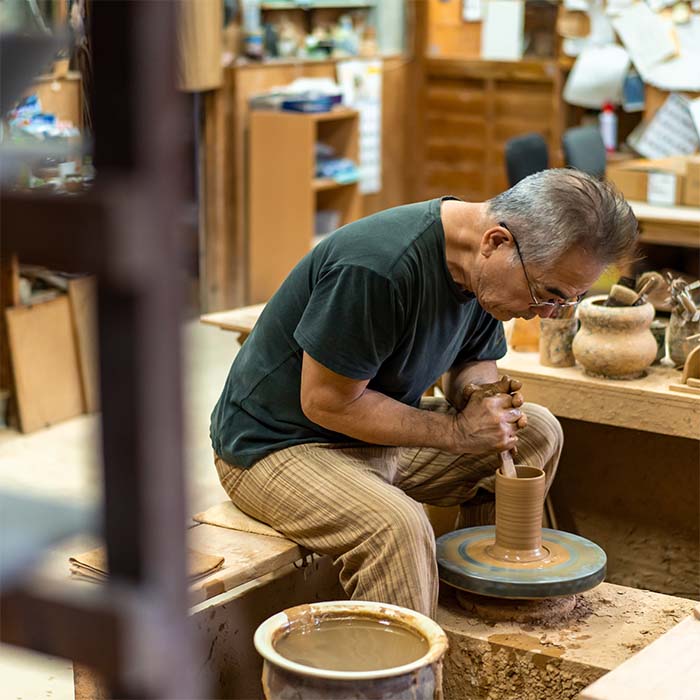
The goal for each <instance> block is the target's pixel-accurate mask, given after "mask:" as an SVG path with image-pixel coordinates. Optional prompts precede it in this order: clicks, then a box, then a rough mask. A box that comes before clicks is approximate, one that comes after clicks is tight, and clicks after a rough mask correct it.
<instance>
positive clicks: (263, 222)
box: [247, 109, 362, 303]
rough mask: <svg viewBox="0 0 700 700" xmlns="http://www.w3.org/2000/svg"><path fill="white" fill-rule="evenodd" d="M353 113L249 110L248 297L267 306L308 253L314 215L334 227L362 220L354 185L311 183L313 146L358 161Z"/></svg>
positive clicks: (325, 181)
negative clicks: (328, 214) (333, 217)
mask: <svg viewBox="0 0 700 700" xmlns="http://www.w3.org/2000/svg"><path fill="white" fill-rule="evenodd" d="M358 120H359V115H358V113H357V112H356V111H355V110H351V109H341V110H337V111H335V110H334V111H332V112H324V113H320V114H302V113H296V112H267V111H253V112H251V115H250V142H249V143H250V151H249V170H248V172H249V174H250V181H249V183H250V190H249V200H248V201H249V205H248V206H249V209H248V212H249V217H250V219H249V231H250V237H249V242H248V295H247V296H248V299H250V302H251V303H259V302H263V301H267V300H268V299H269V298H270V297H271V296H272V295H273V294H274V292H275V291H276V290H277V288H278V287H279V286H280V284H281V283H282V282H283V281H284V278H285V277H286V276H287V275H288V274H289V272H290V271H291V269H292V268H293V267H294V265H296V263H297V262H298V261H299V260H300V259H301V258H302V257H304V255H306V253H308V252H309V250H310V249H311V246H312V244H313V238H314V222H315V216H316V212H317V211H319V210H336V211H337V212H338V213H339V222H338V225H339V226H342V225H343V224H346V223H349V222H351V221H354V220H355V219H358V218H360V216H361V215H362V200H361V197H360V192H359V185H358V183H351V184H340V183H338V182H335V181H334V180H331V179H322V178H317V177H315V173H316V158H315V147H316V143H324V144H327V145H329V146H331V147H332V148H333V149H334V151H335V153H336V154H337V156H338V157H341V158H350V159H351V160H353V161H354V162H355V163H357V160H358Z"/></svg>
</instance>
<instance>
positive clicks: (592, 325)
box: [572, 295, 657, 379]
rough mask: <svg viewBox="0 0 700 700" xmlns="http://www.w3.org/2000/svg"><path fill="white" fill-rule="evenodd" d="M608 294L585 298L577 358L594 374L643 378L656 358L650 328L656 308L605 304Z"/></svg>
mask: <svg viewBox="0 0 700 700" xmlns="http://www.w3.org/2000/svg"><path fill="white" fill-rule="evenodd" d="M606 299H607V297H606V296H604V295H601V296H594V297H589V298H588V299H584V301H583V302H581V305H580V306H579V309H578V317H579V320H580V321H581V328H580V329H579V331H578V333H577V334H576V337H575V338H574V342H573V345H572V350H573V353H574V357H575V358H576V361H577V362H578V363H579V364H580V365H581V366H582V367H583V368H584V369H585V370H586V372H587V373H588V374H590V375H592V376H594V377H605V378H607V379H636V378H637V377H643V376H644V374H645V370H646V369H647V367H649V366H650V365H651V363H652V362H653V361H654V359H655V358H656V352H657V344H656V340H655V338H654V335H653V333H652V332H651V330H650V326H651V322H652V321H653V320H654V314H655V309H654V307H653V305H652V304H650V303H648V302H647V303H646V304H641V305H640V306H604V303H605V300H606Z"/></svg>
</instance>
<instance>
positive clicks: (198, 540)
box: [188, 524, 308, 605]
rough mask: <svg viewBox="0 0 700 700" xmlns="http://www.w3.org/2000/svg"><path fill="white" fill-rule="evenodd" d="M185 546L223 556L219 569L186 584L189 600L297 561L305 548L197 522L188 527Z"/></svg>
mask: <svg viewBox="0 0 700 700" xmlns="http://www.w3.org/2000/svg"><path fill="white" fill-rule="evenodd" d="M188 545H189V546H190V547H192V548H193V549H196V550H197V551H199V552H203V553H205V554H214V555H217V556H221V557H224V565H223V568H221V569H219V570H218V571H215V572H214V573H212V574H209V575H208V576H205V577H203V578H201V579H199V580H197V581H195V582H194V583H192V584H191V585H190V588H189V591H190V603H191V604H192V605H196V604H197V603H201V602H204V601H205V600H209V599H210V598H213V597H214V596H217V595H220V594H221V593H225V592H226V591H230V590H232V589H233V588H236V587H237V586H240V585H242V584H244V583H248V582H249V581H252V580H254V579H256V578H259V577H260V576H264V575H265V574H269V573H271V572H273V571H276V570H277V569H279V568H281V567H283V566H285V565H288V564H291V563H292V562H295V561H298V560H299V559H301V558H302V557H304V556H305V555H307V554H308V552H307V550H305V549H304V548H303V547H300V546H299V545H298V544H295V543H294V542H292V541H291V540H287V539H283V538H281V537H269V536H267V535H257V534H253V533H250V532H241V531H239V530H229V529H228V528H223V527H215V526H214V525H203V524H198V525H195V526H194V527H192V528H190V529H189V530H188Z"/></svg>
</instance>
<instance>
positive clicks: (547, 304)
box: [498, 221, 584, 312]
mask: <svg viewBox="0 0 700 700" xmlns="http://www.w3.org/2000/svg"><path fill="white" fill-rule="evenodd" d="M498 225H499V226H500V227H501V228H504V229H505V230H506V231H508V232H509V233H510V235H511V236H512V238H513V243H515V250H516V251H517V252H518V257H519V258H520V264H521V265H522V267H523V272H524V273H525V281H526V282H527V288H528V290H529V292H530V296H531V297H532V304H530V308H531V309H552V310H554V311H555V312H558V311H560V310H561V309H568V308H570V307H572V306H576V305H577V304H579V303H580V302H581V299H583V296H584V295H583V294H579V295H578V296H577V297H575V298H572V299H563V300H562V301H540V300H539V299H538V298H537V295H536V294H535V290H534V289H533V288H532V283H531V282H530V277H529V275H528V274H527V268H526V267H525V261H524V260H523V255H522V253H521V252H520V246H519V245H518V240H517V239H516V237H515V236H514V235H513V232H512V231H511V230H510V229H509V228H508V226H506V224H505V222H504V221H501V222H500V223H499V224H498Z"/></svg>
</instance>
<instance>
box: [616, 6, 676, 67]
mask: <svg viewBox="0 0 700 700" xmlns="http://www.w3.org/2000/svg"><path fill="white" fill-rule="evenodd" d="M612 24H613V27H614V28H615V31H616V32H617V34H618V36H619V37H620V40H621V41H622V43H623V44H624V46H625V48H626V49H627V51H628V52H629V54H630V56H631V58H632V62H633V63H634V65H635V68H636V69H637V70H638V71H639V73H640V75H641V76H642V78H644V79H646V75H647V74H648V72H649V70H650V69H652V68H653V67H654V66H656V65H657V64H659V63H661V62H662V61H664V60H666V59H668V58H670V57H672V56H675V55H676V45H675V43H674V41H673V30H672V27H671V25H670V24H669V23H668V22H666V21H665V20H663V19H662V18H661V17H659V16H658V15H656V14H655V13H653V12H652V11H651V10H650V9H649V6H648V5H647V4H646V3H643V2H638V3H636V4H635V5H633V6H632V7H630V8H628V9H627V10H624V11H623V12H621V13H620V15H619V16H618V17H615V18H614V19H613V21H612Z"/></svg>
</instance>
